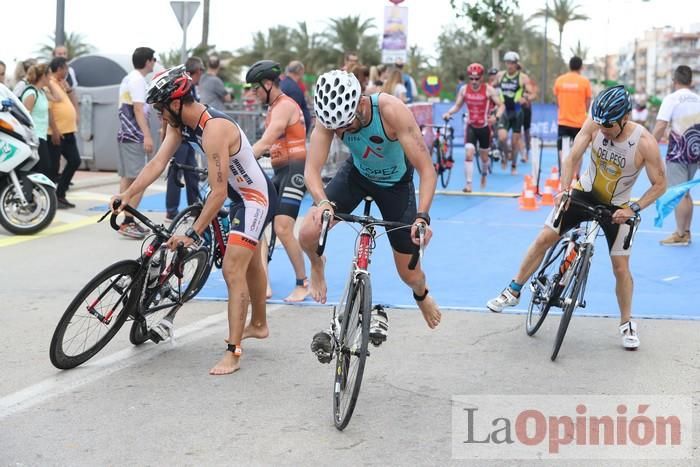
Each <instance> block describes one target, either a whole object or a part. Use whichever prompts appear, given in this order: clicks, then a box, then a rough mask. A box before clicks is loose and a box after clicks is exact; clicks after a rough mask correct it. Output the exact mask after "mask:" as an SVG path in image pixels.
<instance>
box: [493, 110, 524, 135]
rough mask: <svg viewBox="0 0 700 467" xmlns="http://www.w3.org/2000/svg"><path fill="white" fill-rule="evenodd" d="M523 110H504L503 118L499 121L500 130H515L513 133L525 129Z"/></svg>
mask: <svg viewBox="0 0 700 467" xmlns="http://www.w3.org/2000/svg"><path fill="white" fill-rule="evenodd" d="M523 119H524V116H523V111H522V109H520V110H511V111H508V110H507V111H505V112H503V115H501V119H500V120H499V121H498V129H499V130H506V131H508V130H513V133H521V132H522V131H523Z"/></svg>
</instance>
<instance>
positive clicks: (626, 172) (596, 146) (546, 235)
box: [487, 86, 666, 349]
mask: <svg viewBox="0 0 700 467" xmlns="http://www.w3.org/2000/svg"><path fill="white" fill-rule="evenodd" d="M631 110H632V103H631V102H630V97H629V94H628V93H627V91H625V88H624V86H614V87H611V88H608V89H605V90H604V91H602V92H601V93H600V94H599V95H598V97H597V98H596V99H595V101H594V102H593V106H592V107H591V116H590V117H589V118H588V119H586V122H585V123H584V124H583V128H581V131H580V132H579V133H578V135H577V136H576V139H574V144H573V147H572V148H571V152H570V153H569V156H568V157H566V158H565V159H564V161H563V164H562V174H561V183H562V186H563V187H568V186H569V185H570V184H571V180H572V176H573V173H574V170H573V168H574V167H576V166H577V165H578V164H579V163H580V162H581V159H582V158H583V153H584V151H585V150H586V148H587V147H588V145H589V144H591V163H590V165H589V166H588V168H587V170H586V171H585V172H584V173H583V175H582V177H581V179H580V180H579V181H577V182H576V184H575V186H574V187H573V190H572V196H573V197H574V198H578V199H580V200H582V201H585V202H587V203H588V204H595V205H606V206H607V207H608V208H609V209H610V211H611V212H613V215H612V222H613V223H611V224H603V225H601V227H602V229H603V232H604V233H605V238H606V240H607V242H608V250H609V252H610V259H611V261H612V267H613V273H614V275H615V280H616V286H615V294H616V295H617V303H618V305H619V307H620V328H619V331H620V334H621V335H622V345H623V347H624V348H626V349H636V348H637V347H639V336H638V334H637V325H636V323H635V322H634V321H632V320H631V318H632V274H631V273H630V268H629V256H630V252H631V248H632V244H630V246H629V248H627V249H624V248H623V246H624V240H625V237H626V236H627V235H628V233H629V229H630V228H632V227H630V226H629V225H627V224H625V222H626V221H627V220H628V219H630V218H632V217H633V216H635V214H637V213H638V212H639V211H641V210H642V209H644V208H646V207H647V206H649V205H651V204H653V203H654V201H655V200H656V198H658V197H659V196H661V195H662V194H663V193H664V191H665V190H666V175H665V174H664V167H663V165H662V164H661V157H660V155H659V146H658V145H657V144H656V140H655V139H654V137H653V136H652V135H651V134H650V133H649V132H648V131H647V130H646V129H645V128H644V127H643V126H641V125H638V124H636V123H633V122H631V121H629V112H630V111H631ZM642 168H644V169H645V170H646V173H647V176H648V177H649V180H650V181H651V187H650V188H649V189H648V190H647V191H646V192H645V193H644V194H643V195H642V197H641V198H640V199H639V201H638V202H636V203H630V194H631V192H632V186H633V185H634V182H635V181H636V179H637V177H638V176H639V174H640V172H641V170H642ZM561 200H562V193H559V194H558V195H557V198H556V204H557V205H558V204H559V203H560V202H561ZM565 208H566V210H565V211H564V213H563V216H562V218H561V223H560V224H559V227H558V228H555V227H554V213H555V212H556V210H557V208H556V207H555V208H554V209H553V210H552V212H551V213H550V215H549V217H548V218H547V221H546V222H545V227H544V228H543V229H542V231H541V232H540V234H539V235H538V236H537V238H536V239H535V241H534V242H533V243H532V244H531V245H530V248H529V249H528V250H527V253H526V255H525V258H524V259H523V262H522V263H521V265H520V270H519V271H518V274H517V275H516V276H515V279H513V280H512V281H511V283H510V285H509V286H508V287H506V288H505V289H504V290H503V292H501V294H500V295H499V296H498V297H496V298H494V299H492V300H489V301H488V303H487V306H488V308H489V309H490V310H491V311H494V312H501V311H502V310H503V308H505V307H510V306H515V305H517V304H518V302H519V301H520V290H521V288H522V286H523V284H525V283H526V282H527V280H528V278H529V277H530V276H531V275H532V273H534V272H535V270H537V267H538V266H539V265H540V263H541V262H542V258H543V257H544V255H545V253H546V251H547V249H549V248H550V247H551V246H553V245H554V244H555V243H556V242H557V241H558V240H559V238H560V237H561V236H562V235H563V234H564V233H566V232H567V231H568V230H570V229H571V228H573V227H575V226H576V225H578V224H579V223H581V222H583V221H586V220H590V219H591V216H590V214H589V212H588V211H586V210H584V209H582V208H580V207H578V206H577V205H575V204H570V205H569V206H568V207H566V206H565Z"/></svg>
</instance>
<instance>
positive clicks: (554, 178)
mask: <svg viewBox="0 0 700 467" xmlns="http://www.w3.org/2000/svg"><path fill="white" fill-rule="evenodd" d="M545 185H547V186H549V187H551V188H552V191H559V171H558V170H557V168H556V167H552V173H551V174H550V175H549V178H548V179H547V181H546V182H545Z"/></svg>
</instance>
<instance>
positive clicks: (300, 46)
mask: <svg viewBox="0 0 700 467" xmlns="http://www.w3.org/2000/svg"><path fill="white" fill-rule="evenodd" d="M290 42H291V48H292V51H293V52H294V54H295V56H296V60H300V61H301V62H302V63H303V64H304V68H305V69H306V73H307V74H311V75H314V74H316V73H317V72H318V71H319V70H320V69H322V68H324V67H325V66H326V65H327V64H329V63H331V62H332V61H333V54H331V53H329V52H328V49H327V48H326V47H325V46H324V44H323V37H322V36H321V35H320V34H313V33H310V32H309V28H308V26H307V24H306V21H300V22H299V23H297V28H296V29H294V30H292V32H291V37H290ZM285 65H286V64H285V63H283V64H282V66H285Z"/></svg>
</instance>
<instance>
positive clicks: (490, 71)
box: [489, 68, 498, 76]
mask: <svg viewBox="0 0 700 467" xmlns="http://www.w3.org/2000/svg"><path fill="white" fill-rule="evenodd" d="M497 74H498V68H491V69H490V70H489V75H490V76H493V75H497Z"/></svg>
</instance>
